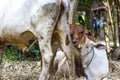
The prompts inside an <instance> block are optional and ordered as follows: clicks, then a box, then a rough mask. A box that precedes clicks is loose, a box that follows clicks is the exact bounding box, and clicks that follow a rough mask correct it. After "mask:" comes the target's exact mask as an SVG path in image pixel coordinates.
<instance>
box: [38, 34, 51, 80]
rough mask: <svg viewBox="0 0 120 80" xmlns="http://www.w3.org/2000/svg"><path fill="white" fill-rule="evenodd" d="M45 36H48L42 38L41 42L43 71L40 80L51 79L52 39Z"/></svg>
mask: <svg viewBox="0 0 120 80" xmlns="http://www.w3.org/2000/svg"><path fill="white" fill-rule="evenodd" d="M45 35H46V36H42V39H41V40H39V45H40V51H41V56H42V71H41V74H40V77H39V80H48V78H49V77H50V72H49V67H50V63H51V59H52V57H53V53H52V48H51V40H50V39H51V38H50V37H49V36H48V34H45ZM49 35H50V34H49Z"/></svg>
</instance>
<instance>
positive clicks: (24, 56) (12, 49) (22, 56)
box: [4, 43, 40, 61]
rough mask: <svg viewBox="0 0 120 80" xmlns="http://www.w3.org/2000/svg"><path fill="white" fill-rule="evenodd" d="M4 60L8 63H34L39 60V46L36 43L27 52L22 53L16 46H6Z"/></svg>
mask: <svg viewBox="0 0 120 80" xmlns="http://www.w3.org/2000/svg"><path fill="white" fill-rule="evenodd" d="M4 59H6V60H9V61H18V60H19V61H24V60H29V61H31V60H32V61H36V60H40V51H39V46H38V44H37V43H36V44H35V45H34V46H33V47H32V48H31V49H30V50H29V51H28V52H26V53H22V51H21V49H19V48H18V47H17V46H8V47H6V48H5V52H4Z"/></svg>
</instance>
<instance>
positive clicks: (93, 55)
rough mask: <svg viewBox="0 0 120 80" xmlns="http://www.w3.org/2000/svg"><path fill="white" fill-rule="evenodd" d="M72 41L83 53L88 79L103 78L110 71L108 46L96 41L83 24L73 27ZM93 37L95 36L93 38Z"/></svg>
mask: <svg viewBox="0 0 120 80" xmlns="http://www.w3.org/2000/svg"><path fill="white" fill-rule="evenodd" d="M71 36H72V42H73V43H74V45H75V46H76V47H77V48H78V50H79V52H80V54H81V55H82V64H83V68H84V70H85V73H86V76H87V80H101V78H103V77H105V76H107V74H108V73H109V65H108V59H107V54H106V50H105V49H106V47H105V46H104V45H102V44H97V43H95V42H94V37H93V36H92V35H91V34H90V33H89V32H88V31H86V29H85V28H84V27H83V26H82V25H73V27H71ZM92 37H93V38H92Z"/></svg>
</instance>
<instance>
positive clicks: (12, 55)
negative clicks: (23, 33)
mask: <svg viewBox="0 0 120 80" xmlns="http://www.w3.org/2000/svg"><path fill="white" fill-rule="evenodd" d="M4 58H5V59H7V60H9V61H16V60H17V59H18V54H17V47H15V46H9V47H6V48H5V52H4Z"/></svg>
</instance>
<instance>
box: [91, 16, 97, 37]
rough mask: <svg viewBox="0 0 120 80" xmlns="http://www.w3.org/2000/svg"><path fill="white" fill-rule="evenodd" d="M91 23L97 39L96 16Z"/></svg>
mask: <svg viewBox="0 0 120 80" xmlns="http://www.w3.org/2000/svg"><path fill="white" fill-rule="evenodd" d="M91 23H92V25H93V28H94V32H95V37H97V31H98V26H97V19H96V17H95V16H94V17H93V18H92V20H91Z"/></svg>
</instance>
